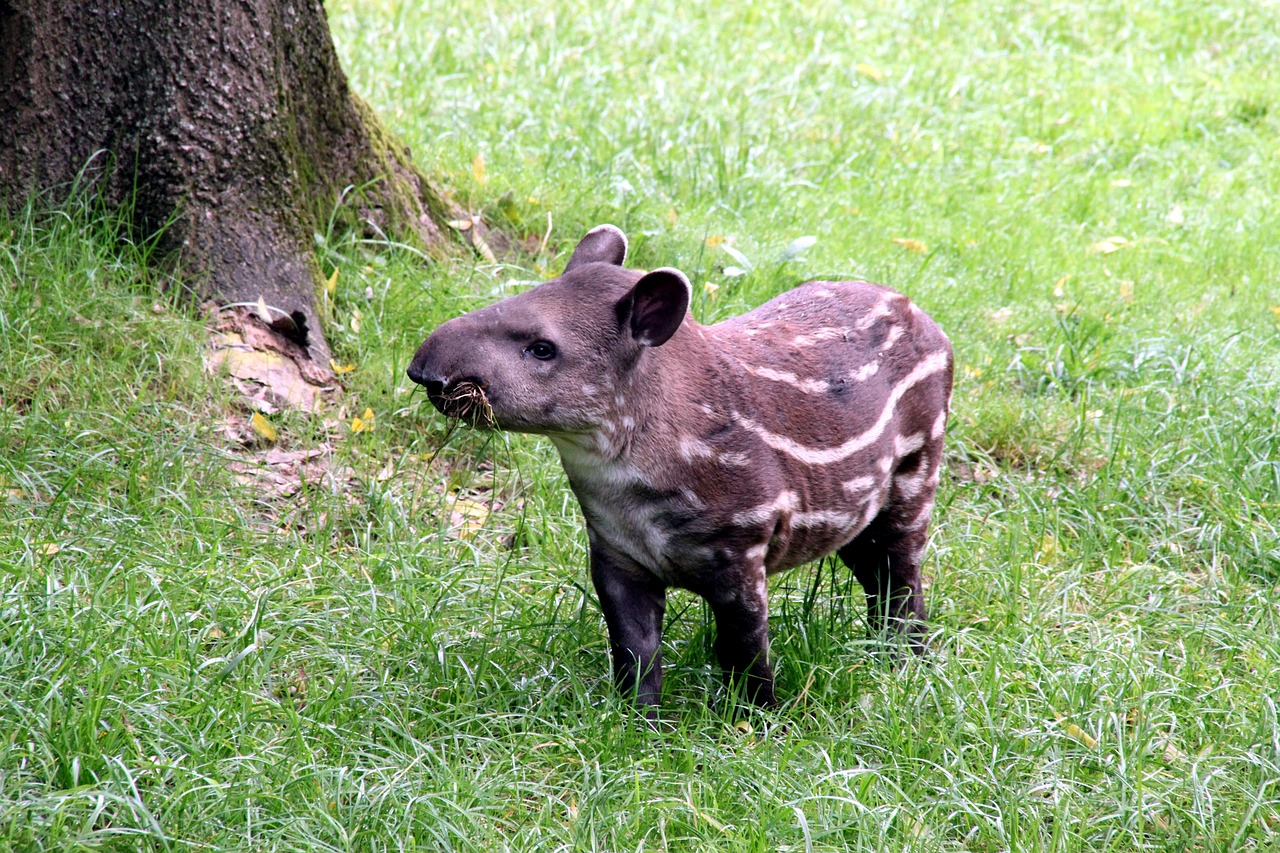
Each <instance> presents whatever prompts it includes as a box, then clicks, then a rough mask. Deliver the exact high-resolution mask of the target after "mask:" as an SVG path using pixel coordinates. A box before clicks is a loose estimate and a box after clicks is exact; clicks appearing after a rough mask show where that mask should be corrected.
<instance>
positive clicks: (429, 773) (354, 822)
mask: <svg viewBox="0 0 1280 853" xmlns="http://www.w3.org/2000/svg"><path fill="white" fill-rule="evenodd" d="M329 13H330V16H331V21H332V24H333V26H334V31H335V37H336V39H337V42H338V45H339V49H340V51H341V52H342V53H343V56H344V63H345V66H346V68H347V70H348V72H349V74H350V75H351V77H352V80H353V83H354V85H355V86H356V88H357V89H358V90H359V91H361V92H362V93H364V94H365V95H366V96H367V97H368V98H369V99H370V100H371V102H372V103H373V104H374V105H375V107H376V108H377V109H378V110H379V111H380V113H381V114H382V115H383V116H384V117H385V118H386V119H387V120H388V122H389V123H390V124H391V125H392V126H393V127H394V128H395V129H396V130H397V131H398V132H399V133H400V134H401V135H402V136H403V137H404V138H405V139H406V140H407V141H408V142H409V143H410V144H411V145H412V147H413V149H414V151H415V153H416V155H417V156H418V158H419V160H420V161H421V162H422V163H424V165H425V166H426V167H427V168H428V169H430V170H433V171H436V172H437V173H439V174H442V175H443V176H444V177H445V178H446V180H447V181H448V183H449V184H450V185H451V186H452V187H453V192H454V195H455V197H456V198H457V199H459V200H460V201H461V202H463V203H464V204H466V205H468V206H470V207H473V208H476V209H483V210H485V211H486V212H487V214H488V215H489V216H490V217H491V218H494V219H495V220H498V221H501V222H503V223H504V226H505V227H506V228H507V229H508V230H509V231H510V232H511V233H513V234H516V235H519V236H521V237H522V238H523V239H525V240H526V242H527V245H528V246H529V248H530V250H531V253H530V258H529V260H528V262H527V263H525V264H522V265H519V266H513V265H505V266H500V267H490V266H486V265H483V264H477V263H475V262H473V261H471V260H470V259H465V258H460V259H455V260H452V261H440V262H437V263H434V264H433V265H430V266H427V265H424V264H423V262H422V261H421V260H420V259H419V258H417V257H415V256H414V255H413V254H412V253H410V252H407V251H404V250H400V249H397V248H395V247H385V246H372V245H367V244H361V243H358V242H354V241H352V240H350V239H349V238H344V237H343V236H342V235H325V236H324V238H323V239H322V240H321V243H320V249H319V251H320V257H321V261H322V263H323V264H324V265H325V267H326V269H333V268H336V269H337V270H338V271H339V280H338V281H339V284H338V289H337V295H336V301H335V304H334V306H333V315H334V322H333V324H332V326H331V327H330V329H329V333H330V337H331V339H332V341H333V343H334V346H335V349H336V351H337V352H338V354H339V357H340V359H341V360H342V361H344V362H345V363H351V364H354V365H356V370H355V371H354V372H353V373H351V374H349V375H348V376H349V392H348V394H347V395H346V397H345V399H344V401H343V402H342V403H341V404H340V407H339V408H338V409H337V410H335V411H331V412H329V413H328V417H329V419H330V421H331V422H330V423H329V424H327V425H326V424H325V423H322V422H321V420H320V419H318V418H317V419H312V418H308V417H306V416H303V415H296V414H295V415H281V416H276V417H275V418H274V419H273V420H274V423H275V425H276V426H277V428H278V429H279V431H280V436H281V437H280V444H281V445H282V446H283V447H285V448H287V449H305V448H309V447H322V448H326V454H327V455H328V457H330V458H331V462H332V464H333V466H335V468H341V469H344V470H345V472H346V473H345V474H344V476H343V479H342V483H343V486H342V488H337V489H334V488H331V487H329V486H328V485H326V484H325V483H324V482H313V483H310V484H308V485H306V486H305V487H303V488H302V489H301V491H299V492H298V493H297V494H296V495H294V496H292V497H289V498H282V497H280V496H278V495H276V494H274V493H271V492H270V491H268V490H264V489H263V488H261V487H260V486H259V485H256V484H255V481H253V480H252V479H249V480H246V479H244V478H241V477H238V476H237V475H236V473H235V471H233V470H232V469H231V468H230V467H229V465H228V462H229V461H233V460H236V459H239V460H241V461H243V460H244V459H245V455H244V453H243V452H241V451H239V450H237V449H236V447H235V446H234V445H232V444H231V443H229V442H228V441H227V440H226V439H225V438H224V437H223V436H222V435H221V433H220V432H219V429H218V421H219V419H220V418H223V417H224V416H226V415H227V413H229V412H232V411H234V407H235V403H234V399H233V397H232V395H231V394H230V392H229V391H228V390H227V389H226V388H225V387H224V385H223V384H222V382H220V381H219V380H218V379H217V378H216V377H210V376H208V375H206V374H205V372H204V371H203V368H202V366H201V356H202V352H201V346H202V341H203V332H202V324H201V321H200V318H198V317H196V316H193V314H192V313H191V312H190V311H189V309H187V308H185V307H183V306H181V305H180V304H178V303H175V302H174V301H173V300H172V299H171V298H170V297H169V296H167V295H166V293H165V291H166V287H165V285H166V282H165V280H164V279H163V278H162V277H160V276H159V275H158V274H156V273H154V272H151V271H149V270H148V267H147V265H146V258H147V252H148V247H147V246H145V245H136V244H134V243H132V242H131V241H130V240H129V239H128V237H127V235H126V234H125V232H124V231H123V230H122V228H121V227H120V225H119V222H118V220H117V218H116V217H115V215H114V214H112V213H111V212H107V211H102V210H99V209H96V208H95V207H94V205H93V204H92V202H90V201H85V200H73V201H72V202H70V203H69V204H68V206H67V208H66V209H64V210H62V211H58V212H52V213H50V212H40V211H31V210H28V211H25V212H19V213H17V214H14V215H10V216H9V217H8V218H6V219H3V220H0V448H2V449H0V848H8V849H15V850H23V849H68V850H76V849H79V850H91V849H93V850H96V849H108V850H119V849H148V850H153V849H164V850H188V849H210V848H211V849H253V850H262V849H271V850H291V849H296V850H321V849H335V850H337V849H368V850H411V849H428V850H504V849H505V850H532V849H549V850H561V849H572V850H617V851H623V850H627V851H632V850H663V849H671V850H733V851H740V850H796V851H801V850H804V851H807V850H830V851H836V850H884V849H893V850H908V851H960V850H965V851H1004V850H1018V851H1024V850H1025V851H1040V850H1045V851H1050V850H1051V851H1083V850H1089V851H1094V850H1104V851H1128V850H1158V851H1183V850H1205V851H1211V850H1223V851H1226V850H1273V849H1280V726H1278V724H1277V710H1276V699H1275V697H1276V695H1277V693H1278V692H1280V691H1278V690H1277V685H1280V641H1278V640H1277V636H1278V629H1280V544H1278V543H1280V429H1277V423H1278V422H1280V390H1278V389H1280V312H1278V311H1277V306H1278V305H1280V289H1278V288H1277V285H1276V282H1277V281H1280V248H1278V247H1280V220H1277V218H1276V217H1275V216H1274V215H1273V211H1272V207H1273V206H1274V205H1273V204H1272V200H1273V199H1274V198H1275V197H1276V195H1277V191H1278V190H1280V186H1278V185H1280V158H1278V157H1277V156H1276V154H1277V149H1276V139H1277V130H1280V126H1278V122H1280V113H1277V104H1280V84H1277V82H1276V77H1275V75H1274V74H1273V73H1271V70H1270V69H1271V68H1272V67H1274V65H1275V63H1276V61H1277V58H1278V57H1277V54H1278V53H1280V38H1278V37H1277V36H1276V32H1277V29H1276V26H1275V24H1276V9H1275V8H1274V7H1273V6H1272V5H1270V4H1262V5H1259V4H1254V3H1245V2H1235V0H1229V1H1228V2H1225V3H1219V4H1213V5H1208V6H1206V5H1204V4H1192V3H1189V2H1179V0H1162V1H1161V2H1155V3H1147V4H1127V3H1122V2H1104V0H1096V2H1083V0H1081V2H1066V0H1063V2H1038V3H1034V4H1030V5H1025V4H1024V5H1019V6H994V7H993V6H991V5H990V4H978V3H967V2H952V3H943V4H938V3H921V2H914V0H912V2H907V3H893V4H888V3H885V4H878V3H866V4H859V5H849V4H837V3H822V2H820V3H815V4H808V5H805V6H803V7H801V6H795V5H793V4H783V3H775V2H765V3H753V4H749V5H742V4H739V5H732V4H701V5H697V4H693V5H691V4H678V3H672V2H652V3H644V4H638V3H637V4H623V5H621V6H613V7H610V6H608V5H607V4H606V5H601V4H594V5H592V4H586V3H578V2H564V3H556V4H552V3H547V2H534V3H524V4H508V3H501V4H497V3H479V2H463V3H461V4H452V5H449V6H447V7H446V6H445V5H439V6H438V8H426V9H420V8H416V7H414V6H411V5H410V4H401V3H393V2H374V0H369V1H368V2H358V0H343V2H338V3H331V4H329ZM604 221H609V222H615V223H617V224H619V225H621V226H623V227H624V228H625V229H626V230H627V231H628V233H629V235H630V236H631V237H632V245H633V251H634V254H633V258H634V263H635V264H636V265H637V266H641V267H654V266H662V265H674V266H679V267H681V268H682V269H684V270H686V271H687V272H688V273H689V274H690V276H691V278H692V279H693V280H694V281H695V284H696V286H697V287H698V289H699V295H698V299H697V300H696V304H695V311H696V312H697V313H698V315H699V316H700V318H702V319H704V320H707V321H710V320H714V319H717V318H721V317H726V316H730V315H732V314H734V313H736V312H738V311H740V310H743V309H744V308H746V307H749V306H752V305H755V304H758V303H760V302H762V301H764V300H765V299H766V298H768V297H769V296H771V295H773V294H774V293H777V292H779V291H780V290H783V289H785V288H787V287H789V286H791V285H792V284H794V283H796V282H798V281H801V280H804V279H806V278H811V277H823V276H832V275H843V276H857V277H865V278H868V279H872V280H876V281H881V282H885V283H888V284H892V285H894V286H897V287H898V288H900V289H902V290H904V291H905V292H907V293H908V294H909V295H910V296H912V298H913V299H915V300H916V301H918V302H919V303H920V304H921V305H923V306H924V307H925V308H926V309H927V310H929V311H930V312H931V313H932V314H933V315H934V316H935V317H937V318H938V319H939V321H940V322H941V323H942V324H943V326H944V328H946V329H947V330H948V332H949V333H950V335H951V337H952V340H953V342H954V344H955V347H956V352H957V357H958V375H957V390H956V396H955V401H954V417H953V419H952V422H951V426H950V431H949V436H948V443H949V458H948V472H949V475H948V477H947V478H946V480H945V481H944V483H943V486H942V489H941V495H940V509H939V512H938V514H937V522H936V525H935V528H934V533H933V538H932V542H931V549H930V553H929V556H928V565H927V569H928V574H929V575H930V577H931V586H930V589H929V593H928V602H929V606H930V611H931V617H932V621H933V624H934V625H935V626H936V628H937V631H938V635H937V638H936V648H937V653H936V654H935V655H934V656H933V659H932V660H931V662H929V663H928V664H925V665H909V666H907V667H905V668H903V669H901V670H897V671H894V670H890V669H887V668H885V667H883V666H882V665H880V664H878V663H876V662H875V661H874V659H873V657H872V656H871V655H869V654H868V651H867V649H866V648H865V646H864V644H863V642H862V639H861V638H862V628H861V623H860V621H859V620H860V607H861V605H860V590H859V589H858V587H857V585H856V583H853V582H852V581H851V580H850V579H849V577H848V574H847V573H846V572H844V571H843V570H839V569H837V568H836V567H834V566H832V565H831V564H830V563H824V564H822V565H821V566H820V567H812V568H809V569H802V570H799V571H797V572H794V573H791V574H790V575H786V576H784V577H782V578H779V579H778V580H776V581H775V583H774V584H773V588H772V593H771V602H772V607H773V618H772V620H771V621H772V623H773V630H772V634H773V653H774V655H775V657H776V658H777V662H778V667H777V668H778V672H779V689H780V695H782V696H785V697H787V701H786V703H785V704H784V705H783V707H782V708H780V709H778V710H777V711H774V712H769V713H762V712H758V711H752V710H745V709H742V708H740V707H738V706H736V705H735V704H734V703H733V702H732V701H730V700H729V699H728V698H727V697H725V696H724V695H723V694H722V693H721V692H720V689H719V687H718V681H719V679H718V675H717V673H716V671H715V668H714V665H713V656H712V654H711V651H710V644H711V640H712V635H711V633H710V628H709V625H708V618H707V613H706V610H705V608H704V607H703V606H702V605H701V604H700V603H699V602H698V601H697V600H696V599H694V598H692V597H689V596H682V595H677V596H676V597H675V598H674V602H673V607H672V608H671V613H670V615H669V617H668V626H667V646H666V649H665V653H666V656H667V658H668V660H669V662H670V672H669V676H668V680H667V687H666V695H665V705H664V718H665V719H666V721H667V724H668V726H667V730H666V731H664V732H662V733H658V734H656V733H652V732H650V731H648V730H647V729H646V728H644V727H643V726H640V725H637V724H636V721H635V719H634V718H633V716H632V715H631V714H630V713H629V712H628V710H627V708H626V707H625V706H624V705H623V704H622V703H621V702H619V701H618V700H617V699H615V697H614V696H613V693H612V688H611V686H610V684H609V680H608V677H607V671H608V660H607V645H606V641H605V635H604V629H603V622H602V619H601V617H600V614H599V610H598V607H597V605H596V603H595V600H594V596H593V595H592V594H591V593H590V592H589V591H588V582H587V578H586V571H585V561H586V555H585V537H584V536H583V533H582V530H581V524H580V520H579V517H578V512H577V508H576V506H575V505H574V503H573V501H572V498H571V497H570V495H569V493H568V490H567V487H566V485H565V483H564V480H563V477H562V475H561V474H560V472H559V469H558V466H557V462H556V459H555V455H554V451H553V450H552V449H551V448H550V447H549V446H548V445H547V444H546V443H544V442H540V441H538V440H534V439H528V438H523V437H516V436H504V435H496V436H495V435H484V434H476V433H468V432H459V433H455V434H453V435H451V436H448V437H447V439H446V425H445V424H444V423H443V422H442V420H441V419H440V418H439V417H438V416H436V415H435V414H434V412H433V411H432V410H431V409H430V406H429V405H427V404H426V403H425V401H424V400H423V398H422V396H421V395H420V394H414V393H412V391H411V389H410V388H409V387H408V382H407V380H406V379H405V378H404V375H403V368H404V366H405V365H406V364H407V362H408V359H409V357H410V355H411V353H412V351H413V349H414V348H415V347H416V346H417V344H418V343H419V342H420V340H421V338H422V337H423V336H424V334H425V332H426V331H428V330H429V329H431V328H432V327H433V326H434V325H436V324H437V323H439V322H441V321H442V320H444V319H445V318H447V317H450V316H453V315H455V314H457V313H459V312H461V311H464V310H468V309H469V308H471V307H474V306H476V305H479V304H483V303H486V302H488V301H491V300H492V299H494V298H497V297H498V296H500V295H501V294H503V293H505V292H508V291H509V290H510V289H511V288H513V287H516V286H519V283H521V282H525V281H530V280H539V279H542V278H546V277H549V276H551V275H554V273H555V271H556V270H557V269H559V267H560V265H562V264H563V263H564V260H565V259H566V258H567V252H568V250H569V249H570V248H571V247H572V245H573V243H574V241H575V240H576V238H577V237H578V236H579V235H580V234H581V233H582V232H583V231H585V230H586V229H587V228H589V227H591V226H593V225H595V224H597V223H599V222H604ZM549 226H550V234H549V235H548V233H547V232H548V227H549ZM804 236H813V237H815V238H816V242H815V243H814V244H813V245H812V247H810V248H808V249H805V250H803V251H802V252H800V253H799V254H798V255H797V257H795V258H792V259H791V260H790V261H787V260H786V257H785V256H786V254H787V249H788V247H789V246H792V245H793V242H794V241H795V240H796V239H797V238H800V237H804ZM544 241H545V247H544V248H540V247H542V245H543V243H544ZM725 247H728V249H732V250H733V251H734V252H736V253H737V254H733V253H731V252H729V251H728V250H727V249H726V248H725ZM744 259H745V260H744ZM727 267H728V268H735V267H736V268H737V269H738V270H743V271H744V273H743V274H741V275H731V274H729V273H732V272H734V271H735V270H733V269H729V270H728V271H726V268H727ZM365 408H370V409H372V410H373V411H374V413H375V423H376V428H375V429H373V430H365V431H362V432H359V433H354V432H352V431H351V430H350V428H349V423H350V420H351V418H353V417H354V416H356V415H358V414H361V413H362V412H363V411H364V409H365ZM335 434H337V435H338V436H339V440H334V439H333V438H332V436H333V435H335Z"/></svg>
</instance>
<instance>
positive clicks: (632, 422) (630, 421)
mask: <svg viewBox="0 0 1280 853" xmlns="http://www.w3.org/2000/svg"><path fill="white" fill-rule="evenodd" d="M622 428H623V429H635V428H636V419H635V418H633V417H631V416H630V415H623V417H622Z"/></svg>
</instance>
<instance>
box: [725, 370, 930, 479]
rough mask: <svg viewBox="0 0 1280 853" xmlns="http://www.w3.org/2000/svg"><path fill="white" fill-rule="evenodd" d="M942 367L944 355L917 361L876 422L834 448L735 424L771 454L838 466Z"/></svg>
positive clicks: (874, 435) (879, 430)
mask: <svg viewBox="0 0 1280 853" xmlns="http://www.w3.org/2000/svg"><path fill="white" fill-rule="evenodd" d="M946 367H947V355H946V353H944V352H936V353H934V354H932V355H930V356H929V357H928V358H926V359H924V360H923V361H921V362H920V363H919V364H917V365H916V366H915V368H914V369H912V371H911V372H910V373H908V374H907V375H906V376H905V377H903V379H902V380H901V381H900V382H898V384H897V385H894V386H893V390H892V391H890V392H889V399H888V400H887V401H886V402H885V407H884V410H883V411H881V412H880V416H879V417H878V418H877V419H876V422H875V423H874V424H872V425H871V426H870V427H869V428H868V429H867V430H865V431H864V432H862V433H861V434H860V435H856V436H854V437H853V438H851V439H849V440H848V441H846V442H845V443H844V444H841V445H839V446H837V447H806V446H804V445H802V444H800V443H798V442H796V441H794V440H792V439H790V438H788V437H787V436H785V435H778V434H776V433H772V432H769V430H767V429H765V428H764V427H763V426H761V425H760V424H757V423H755V422H754V421H752V420H750V419H748V418H744V417H742V415H737V420H738V423H740V424H741V425H742V427H743V428H744V429H748V430H750V431H751V432H753V433H755V434H756V435H757V436H759V437H760V440H761V441H763V442H764V443H765V444H767V445H769V446H770V447H772V448H773V449H774V450H777V451H780V452H782V453H785V454H787V455H788V456H791V457H793V458H795V459H798V460H800V461H801V462H804V463H806V464H809V465H830V464H831V463H833V462H842V461H844V460H845V459H848V458H849V457H850V456H852V455H853V454H855V453H857V452H859V451H861V450H865V449H866V448H867V447H869V446H871V445H872V444H874V443H875V442H876V441H877V440H878V439H879V438H880V436H881V435H883V434H884V431H885V429H886V428H887V427H888V426H889V422H890V421H891V420H892V419H893V413H894V411H895V410H896V409H897V407H898V401H899V400H901V399H902V397H903V395H905V394H906V393H907V392H908V391H910V390H911V389H912V388H914V387H915V386H916V385H918V384H920V383H921V382H923V381H924V380H925V379H928V378H929V377H930V376H933V375H934V374H935V373H938V372H939V371H941V370H944V369H945V368H946Z"/></svg>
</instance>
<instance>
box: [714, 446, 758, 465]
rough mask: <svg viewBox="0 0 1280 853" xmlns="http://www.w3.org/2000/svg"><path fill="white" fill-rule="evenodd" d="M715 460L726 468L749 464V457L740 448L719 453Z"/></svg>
mask: <svg viewBox="0 0 1280 853" xmlns="http://www.w3.org/2000/svg"><path fill="white" fill-rule="evenodd" d="M716 461H717V462H719V463H720V464H721V465H724V466H725V467H727V468H746V467H747V466H748V465H750V464H751V457H750V456H749V455H747V454H746V453H743V452H742V451H740V450H735V451H732V452H729V453H721V454H720V457H719V458H718V459H717V460H716Z"/></svg>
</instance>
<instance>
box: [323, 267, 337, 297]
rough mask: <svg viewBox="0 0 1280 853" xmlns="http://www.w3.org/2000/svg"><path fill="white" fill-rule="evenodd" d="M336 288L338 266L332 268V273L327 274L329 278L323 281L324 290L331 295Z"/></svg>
mask: <svg viewBox="0 0 1280 853" xmlns="http://www.w3.org/2000/svg"><path fill="white" fill-rule="evenodd" d="M337 289H338V268H337V267H334V268H333V275H331V276H329V280H328V281H326V282H325V283H324V292H325V293H327V294H329V296H330V297H332V296H333V293H334V291H335V290H337Z"/></svg>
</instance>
